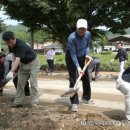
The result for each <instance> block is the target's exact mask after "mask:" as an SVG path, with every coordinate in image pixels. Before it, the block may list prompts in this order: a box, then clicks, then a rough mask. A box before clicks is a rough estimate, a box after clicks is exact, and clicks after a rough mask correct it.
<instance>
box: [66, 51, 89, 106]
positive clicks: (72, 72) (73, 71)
mask: <svg viewBox="0 0 130 130" xmlns="http://www.w3.org/2000/svg"><path fill="white" fill-rule="evenodd" d="M78 62H79V65H80V67H81V69H83V67H84V63H85V56H83V57H80V58H78ZM66 66H67V69H68V73H69V82H70V85H69V87H70V88H73V87H74V85H75V82H76V79H77V77H78V72H77V68H76V66H75V65H74V63H73V61H72V58H71V56H70V53H69V52H67V53H66ZM81 80H82V86H83V94H82V97H83V98H85V99H86V100H90V98H91V87H90V80H89V75H88V70H87V69H86V71H85V74H84V75H83V77H82V78H81ZM70 101H71V104H79V98H78V94H77V93H76V94H75V95H74V96H73V97H71V98H70Z"/></svg>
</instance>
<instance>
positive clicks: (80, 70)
mask: <svg viewBox="0 0 130 130" xmlns="http://www.w3.org/2000/svg"><path fill="white" fill-rule="evenodd" d="M77 71H78V74H79V75H80V74H81V73H82V75H84V72H83V71H82V69H81V68H80V67H78V68H77Z"/></svg>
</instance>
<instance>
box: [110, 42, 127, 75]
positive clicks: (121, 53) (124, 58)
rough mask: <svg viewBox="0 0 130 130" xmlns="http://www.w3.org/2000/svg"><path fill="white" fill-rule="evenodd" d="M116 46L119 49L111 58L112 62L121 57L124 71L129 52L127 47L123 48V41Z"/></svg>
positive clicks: (121, 69) (121, 68)
mask: <svg viewBox="0 0 130 130" xmlns="http://www.w3.org/2000/svg"><path fill="white" fill-rule="evenodd" d="M116 48H117V49H118V52H117V55H116V56H115V58H114V59H112V60H111V62H113V61H114V60H117V59H119V62H120V72H121V73H123V72H124V70H125V69H124V68H125V63H126V62H127V60H128V54H127V52H126V49H125V48H123V43H118V44H117V46H116Z"/></svg>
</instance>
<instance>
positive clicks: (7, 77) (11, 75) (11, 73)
mask: <svg viewBox="0 0 130 130" xmlns="http://www.w3.org/2000/svg"><path fill="white" fill-rule="evenodd" d="M13 77H14V75H13V72H11V71H10V72H9V73H8V74H7V75H6V79H8V80H10V79H13Z"/></svg>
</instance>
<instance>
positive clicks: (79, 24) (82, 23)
mask: <svg viewBox="0 0 130 130" xmlns="http://www.w3.org/2000/svg"><path fill="white" fill-rule="evenodd" d="M76 27H77V28H86V29H87V27H88V23H87V20H86V19H79V20H78V21H77V25H76Z"/></svg>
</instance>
